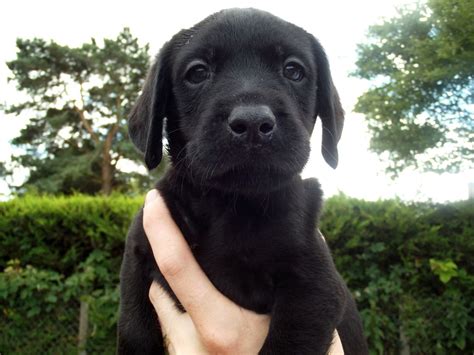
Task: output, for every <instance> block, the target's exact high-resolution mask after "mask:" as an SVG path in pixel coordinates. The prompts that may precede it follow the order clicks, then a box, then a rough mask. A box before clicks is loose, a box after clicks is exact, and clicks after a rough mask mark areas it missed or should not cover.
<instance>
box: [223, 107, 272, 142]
mask: <svg viewBox="0 0 474 355" xmlns="http://www.w3.org/2000/svg"><path fill="white" fill-rule="evenodd" d="M228 125H229V128H230V131H231V133H232V134H233V135H234V136H235V137H237V138H239V139H245V140H247V141H249V142H253V143H261V142H265V141H268V140H270V139H271V137H272V134H273V132H274V130H275V128H276V121H275V115H274V114H273V112H272V110H271V109H270V107H268V106H265V105H259V106H237V107H235V108H234V109H233V110H232V112H231V113H230V115H229V118H228Z"/></svg>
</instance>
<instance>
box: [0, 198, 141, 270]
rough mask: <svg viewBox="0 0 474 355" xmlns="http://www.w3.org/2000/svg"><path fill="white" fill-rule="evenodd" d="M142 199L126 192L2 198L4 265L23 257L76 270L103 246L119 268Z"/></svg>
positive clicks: (0, 257) (0, 256) (1, 251)
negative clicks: (105, 194)
mask: <svg viewBox="0 0 474 355" xmlns="http://www.w3.org/2000/svg"><path fill="white" fill-rule="evenodd" d="M142 203H143V198H141V197H140V198H129V197H125V196H122V195H112V196H110V197H91V196H84V195H75V196H71V197H51V196H27V197H24V198H21V199H14V200H11V201H9V202H4V203H0V236H1V238H0V268H4V267H6V262H7V261H8V260H11V259H19V260H21V262H22V263H23V264H25V265H26V264H31V265H34V266H38V267H41V268H46V269H50V270H55V271H58V272H61V273H64V274H66V275H70V274H71V273H72V272H74V270H75V268H76V266H77V265H79V264H80V262H81V261H83V260H86V259H87V257H88V256H89V254H90V253H92V252H93V251H94V250H101V251H104V252H107V253H109V255H111V256H112V257H113V259H112V260H114V262H115V265H113V267H111V269H115V270H118V268H119V263H120V257H121V255H122V251H123V246H124V242H125V236H126V234H127V230H128V227H129V224H130V221H131V219H132V217H133V215H134V214H135V213H136V212H137V210H138V208H139V207H140V205H141V204H142Z"/></svg>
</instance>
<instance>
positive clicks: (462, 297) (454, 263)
mask: <svg viewBox="0 0 474 355" xmlns="http://www.w3.org/2000/svg"><path fill="white" fill-rule="evenodd" d="M142 202H143V199H142V198H128V197H123V196H119V195H116V196H112V197H86V196H73V197H68V198H66V197H25V198H21V199H15V200H12V201H9V202H4V203H0V267H1V269H2V270H4V271H3V272H2V273H0V307H1V315H0V352H1V353H51V352H52V353H57V352H66V353H69V352H71V351H72V352H74V349H76V350H77V325H78V311H79V302H80V301H81V300H82V301H86V302H87V303H88V304H89V309H90V314H89V323H90V329H89V330H90V334H89V338H88V342H87V349H86V350H87V351H88V352H89V353H111V352H113V350H114V344H115V327H116V321H117V309H118V308H117V307H118V297H119V296H118V289H117V285H118V282H119V280H118V272H119V267H120V261H121V258H122V251H123V246H124V240H125V235H126V233H127V229H128V226H129V224H130V221H131V219H132V217H133V215H134V214H135V213H136V211H137V210H138V208H139V207H140V205H141V204H142ZM321 229H322V231H323V234H324V235H325V237H326V239H327V241H328V244H329V245H330V247H331V249H332V253H333V255H334V259H335V262H336V264H337V268H338V270H339V271H340V272H341V274H342V275H343V276H344V278H345V280H346V281H347V282H348V284H349V287H350V289H351V290H352V291H353V293H354V296H355V298H356V300H357V303H358V305H359V310H360V312H361V315H362V318H363V322H364V326H365V332H366V335H367V337H368V340H369V344H370V349H371V353H373V354H382V353H384V354H385V353H387V354H394V353H398V352H399V351H400V347H401V339H402V338H404V339H407V342H408V344H409V346H410V350H411V352H412V353H413V354H425V353H429V354H432V353H433V354H446V353H456V354H471V353H472V352H473V350H474V317H473V313H474V302H473V300H474V276H473V275H474V258H473V257H472V256H473V255H474V201H467V202H462V203H452V204H446V205H434V204H426V203H417V204H406V203H403V202H401V201H397V200H390V201H379V202H366V201H361V200H356V199H352V198H347V197H345V196H336V197H333V198H331V199H329V200H328V201H327V202H326V205H325V208H324V215H323V218H322V223H321ZM71 309H73V310H74V312H71ZM71 325H72V328H71V329H70V330H69V331H67V332H64V330H65V328H68V327H71ZM54 344H56V345H54ZM51 349H53V350H51ZM54 349H58V350H54ZM69 350H71V351H69Z"/></svg>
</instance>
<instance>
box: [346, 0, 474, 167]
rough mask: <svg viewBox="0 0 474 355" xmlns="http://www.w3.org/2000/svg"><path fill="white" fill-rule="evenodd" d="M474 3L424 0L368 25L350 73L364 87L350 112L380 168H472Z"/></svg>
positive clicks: (473, 144) (473, 162) (473, 160)
mask: <svg viewBox="0 0 474 355" xmlns="http://www.w3.org/2000/svg"><path fill="white" fill-rule="evenodd" d="M473 13H474V1H472V0H428V1H427V3H426V4H423V5H417V7H416V8H412V9H409V8H405V9H402V10H400V13H399V15H398V16H397V17H395V18H392V19H389V20H387V21H385V22H384V23H383V24H380V25H375V26H371V27H370V28H369V36H368V43H364V44H359V45H358V60H357V63H356V65H357V69H356V71H355V72H354V75H355V76H357V77H359V78H363V79H367V80H370V81H371V82H372V87H371V88H370V89H369V90H368V91H367V92H366V93H364V94H363V95H362V96H360V97H359V99H358V102H357V104H356V111H358V112H361V113H363V114H365V116H366V118H367V120H368V123H369V128H370V130H371V131H372V134H373V136H372V140H371V149H372V150H373V151H375V152H377V153H383V154H384V155H383V156H384V157H385V158H388V160H389V161H390V163H389V164H388V168H387V170H388V171H390V172H392V173H394V174H397V173H399V172H400V171H402V170H403V169H405V168H407V167H415V168H421V169H423V170H425V171H458V170H460V169H462V168H470V167H473V166H474V119H473V114H474V109H473V104H474V102H473V99H474V95H473V92H474V21H473V19H472V14H473Z"/></svg>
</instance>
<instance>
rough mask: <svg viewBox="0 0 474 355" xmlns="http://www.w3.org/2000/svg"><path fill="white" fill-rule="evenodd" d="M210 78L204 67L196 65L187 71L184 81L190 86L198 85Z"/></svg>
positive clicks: (206, 68)
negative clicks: (190, 84)
mask: <svg viewBox="0 0 474 355" xmlns="http://www.w3.org/2000/svg"><path fill="white" fill-rule="evenodd" d="M210 76H211V72H210V71H209V68H208V67H207V66H206V65H204V64H196V65H194V66H192V67H191V68H189V69H188V71H187V72H186V76H185V80H186V81H188V82H190V83H192V84H200V83H202V82H203V81H205V80H207V79H209V77H210Z"/></svg>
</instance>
